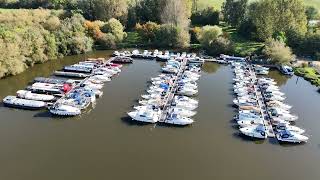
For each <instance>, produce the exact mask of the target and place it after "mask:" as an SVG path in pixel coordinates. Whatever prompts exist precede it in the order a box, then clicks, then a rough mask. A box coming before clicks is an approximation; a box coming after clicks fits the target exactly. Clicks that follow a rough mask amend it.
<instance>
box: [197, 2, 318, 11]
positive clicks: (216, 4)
mask: <svg viewBox="0 0 320 180" xmlns="http://www.w3.org/2000/svg"><path fill="white" fill-rule="evenodd" d="M253 1H256V0H249V2H253ZM303 1H304V3H305V4H306V5H307V6H314V7H316V8H318V9H319V10H320V0H303ZM223 2H224V0H198V7H199V8H200V9H202V8H206V7H208V6H211V7H215V8H217V9H221V5H222V3H223Z"/></svg>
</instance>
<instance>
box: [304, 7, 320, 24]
mask: <svg viewBox="0 0 320 180" xmlns="http://www.w3.org/2000/svg"><path fill="white" fill-rule="evenodd" d="M306 16H307V20H308V21H310V20H314V19H316V18H317V17H318V10H317V9H316V8H315V7H313V6H308V7H307V8H306Z"/></svg>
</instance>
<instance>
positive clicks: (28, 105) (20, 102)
mask: <svg viewBox="0 0 320 180" xmlns="http://www.w3.org/2000/svg"><path fill="white" fill-rule="evenodd" d="M3 104H4V105H5V106H7V107H13V108H20V109H29V110H38V109H43V108H45V107H46V106H47V104H46V103H45V102H43V101H35V100H27V99H20V98H17V97H15V96H7V97H5V98H4V99H3Z"/></svg>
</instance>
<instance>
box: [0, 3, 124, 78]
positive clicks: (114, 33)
mask: <svg viewBox="0 0 320 180" xmlns="http://www.w3.org/2000/svg"><path fill="white" fill-rule="evenodd" d="M123 29H124V27H123V26H122V24H121V23H120V22H119V21H118V20H116V19H114V18H111V19H109V20H108V21H106V22H104V21H88V20H86V19H85V18H84V17H83V16H82V15H81V14H77V13H75V14H66V13H65V12H64V11H61V10H58V11H54V10H44V9H36V10H0V78H1V77H5V76H9V75H16V74H18V73H21V72H23V71H24V70H25V69H26V68H28V67H30V66H33V65H34V64H38V63H43V62H46V61H48V60H52V59H56V58H58V57H62V56H66V55H73V54H81V53H85V52H88V51H90V50H91V49H92V48H93V47H94V46H95V45H99V46H105V47H107V48H111V47H113V46H114V44H116V43H117V42H120V41H122V40H123V38H124V37H125V36H126V33H125V32H124V31H123Z"/></svg>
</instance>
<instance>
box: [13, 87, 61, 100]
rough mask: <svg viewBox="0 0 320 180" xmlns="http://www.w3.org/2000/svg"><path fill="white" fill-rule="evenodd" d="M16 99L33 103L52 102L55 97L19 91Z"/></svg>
mask: <svg viewBox="0 0 320 180" xmlns="http://www.w3.org/2000/svg"><path fill="white" fill-rule="evenodd" d="M17 97H18V98H22V99H29V100H35V101H53V100H55V97H54V96H53V95H46V94H36V93H32V92H31V91H26V90H19V91H17Z"/></svg>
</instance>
